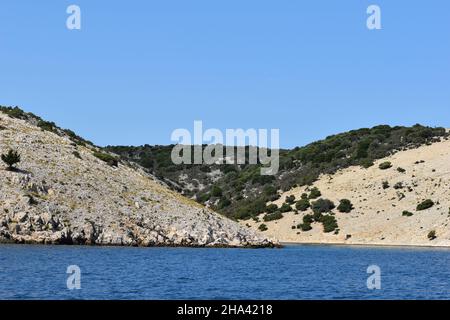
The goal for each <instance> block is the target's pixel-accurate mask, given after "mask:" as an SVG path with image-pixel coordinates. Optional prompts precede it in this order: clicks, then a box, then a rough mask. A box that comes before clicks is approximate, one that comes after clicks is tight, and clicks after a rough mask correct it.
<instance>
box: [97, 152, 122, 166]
mask: <svg viewBox="0 0 450 320" xmlns="http://www.w3.org/2000/svg"><path fill="white" fill-rule="evenodd" d="M94 157H96V158H98V159H100V160H102V161H104V162H106V163H107V164H109V165H110V166H111V167H117V166H119V160H117V158H116V157H114V156H112V155H110V154H108V153H102V152H94Z"/></svg>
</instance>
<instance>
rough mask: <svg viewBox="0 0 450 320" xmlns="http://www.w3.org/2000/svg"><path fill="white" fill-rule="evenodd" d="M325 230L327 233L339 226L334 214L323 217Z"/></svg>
mask: <svg viewBox="0 0 450 320" xmlns="http://www.w3.org/2000/svg"><path fill="white" fill-rule="evenodd" d="M321 222H322V224H323V231H324V232H325V233H330V232H333V231H335V230H336V229H337V228H338V224H337V220H336V218H335V217H333V216H329V215H327V216H323V217H322V221H321Z"/></svg>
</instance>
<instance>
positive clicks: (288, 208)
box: [280, 203, 292, 212]
mask: <svg viewBox="0 0 450 320" xmlns="http://www.w3.org/2000/svg"><path fill="white" fill-rule="evenodd" d="M290 211H292V207H291V206H290V205H289V204H287V203H283V205H282V206H281V208H280V212H290Z"/></svg>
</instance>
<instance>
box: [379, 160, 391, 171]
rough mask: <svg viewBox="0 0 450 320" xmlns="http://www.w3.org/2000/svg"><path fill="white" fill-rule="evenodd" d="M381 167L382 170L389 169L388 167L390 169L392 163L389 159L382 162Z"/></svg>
mask: <svg viewBox="0 0 450 320" xmlns="http://www.w3.org/2000/svg"><path fill="white" fill-rule="evenodd" d="M379 168H380V169H381V170H387V169H390V168H392V163H391V162H389V161H386V162H383V163H381V164H380V165H379Z"/></svg>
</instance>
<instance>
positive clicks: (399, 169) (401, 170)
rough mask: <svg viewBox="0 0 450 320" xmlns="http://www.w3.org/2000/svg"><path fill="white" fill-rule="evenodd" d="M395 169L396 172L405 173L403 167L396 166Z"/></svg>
mask: <svg viewBox="0 0 450 320" xmlns="http://www.w3.org/2000/svg"><path fill="white" fill-rule="evenodd" d="M397 171H398V172H400V173H405V172H406V170H405V169H403V168H400V167H398V168H397Z"/></svg>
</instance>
